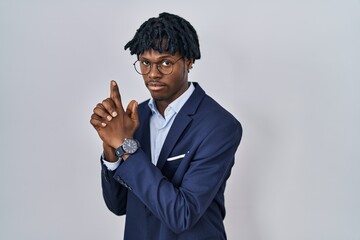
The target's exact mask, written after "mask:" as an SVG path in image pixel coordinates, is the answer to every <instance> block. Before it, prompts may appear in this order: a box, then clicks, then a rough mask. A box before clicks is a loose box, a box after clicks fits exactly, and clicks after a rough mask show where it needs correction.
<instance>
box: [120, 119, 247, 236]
mask: <svg viewBox="0 0 360 240" xmlns="http://www.w3.org/2000/svg"><path fill="white" fill-rule="evenodd" d="M241 135H242V128H241V125H240V123H239V122H236V123H235V124H233V125H231V126H226V127H224V126H219V127H216V128H213V129H211V130H209V131H208V133H206V136H205V137H204V138H202V139H201V140H200V141H199V142H198V143H197V146H196V148H195V149H192V150H191V151H192V152H189V153H188V157H191V159H190V164H189V167H188V169H187V171H186V172H185V173H184V176H183V178H182V182H181V184H180V185H179V186H177V187H175V186H174V185H173V184H172V183H171V182H170V181H169V180H168V179H167V178H166V177H165V176H163V174H162V173H161V171H160V170H159V169H158V168H157V167H156V166H154V165H153V164H152V163H151V161H149V159H147V158H148V157H147V156H146V154H145V153H144V152H143V151H142V150H141V149H140V150H139V151H137V152H136V153H135V154H133V155H131V156H130V157H128V158H127V160H126V161H125V162H124V163H123V164H122V165H120V166H119V168H118V169H117V170H116V171H115V174H114V179H117V180H119V181H121V182H123V183H125V184H126V186H127V187H128V189H129V190H130V191H132V192H133V193H134V194H135V195H136V196H137V197H138V198H139V199H140V200H141V201H142V202H143V203H144V204H145V205H146V206H147V207H148V208H149V210H150V211H151V212H152V213H153V214H154V215H155V216H157V217H158V218H159V219H160V220H161V221H162V222H164V223H165V224H166V225H167V226H168V227H169V228H170V229H171V230H172V231H173V232H175V233H181V232H183V231H185V230H187V229H190V228H191V227H192V226H194V225H195V224H196V222H197V221H198V220H199V219H200V218H201V216H202V215H203V214H204V212H205V211H206V209H207V208H208V207H209V205H210V204H211V202H212V201H213V199H214V197H215V195H216V194H217V192H218V191H219V189H220V187H221V186H222V185H223V184H224V183H225V181H226V179H227V178H228V176H229V175H230V171H231V167H232V166H233V164H234V155H235V152H236V150H237V147H238V145H239V143H240V139H241ZM220 140H221V141H220Z"/></svg>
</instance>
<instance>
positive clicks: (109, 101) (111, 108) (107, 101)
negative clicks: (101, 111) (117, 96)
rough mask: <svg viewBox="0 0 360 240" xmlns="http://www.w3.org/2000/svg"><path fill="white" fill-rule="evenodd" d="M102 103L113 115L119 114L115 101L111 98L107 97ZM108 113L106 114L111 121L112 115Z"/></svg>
mask: <svg viewBox="0 0 360 240" xmlns="http://www.w3.org/2000/svg"><path fill="white" fill-rule="evenodd" d="M102 105H103V107H104V108H105V110H106V111H107V112H108V113H109V114H110V115H111V116H113V117H116V116H117V112H116V106H115V103H114V101H113V100H112V99H111V98H107V99H105V100H104V101H102ZM110 115H108V116H106V118H107V119H108V120H109V121H111V119H112V117H111V116H110Z"/></svg>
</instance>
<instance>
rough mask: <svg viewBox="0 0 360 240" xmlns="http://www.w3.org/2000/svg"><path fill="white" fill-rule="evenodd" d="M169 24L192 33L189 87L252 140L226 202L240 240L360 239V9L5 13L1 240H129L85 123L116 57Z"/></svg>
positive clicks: (273, 5)
mask: <svg viewBox="0 0 360 240" xmlns="http://www.w3.org/2000/svg"><path fill="white" fill-rule="evenodd" d="M163 11H168V12H171V13H175V14H178V15H180V16H182V17H184V18H186V19H187V20H189V21H190V22H191V23H192V24H193V26H194V27H195V28H196V30H197V32H198V34H199V38H200V46H201V51H202V59H201V60H199V61H196V63H195V65H194V69H193V70H192V72H191V73H190V80H191V81H197V82H199V83H200V84H201V85H202V87H203V88H204V89H205V90H206V92H207V93H208V94H209V95H211V96H212V97H213V98H215V99H216V100H217V101H218V102H219V103H221V104H222V105H223V106H224V107H225V108H226V109H228V110H229V111H230V112H232V113H233V114H234V116H235V117H237V118H238V119H239V120H240V121H241V123H242V124H243V127H244V135H243V140H242V143H241V145H240V148H239V151H238V152H237V154H236V165H235V166H234V168H233V172H232V176H231V178H230V180H229V181H228V187H227V192H226V204H227V216H226V219H225V224H226V229H227V233H228V237H229V239H231V240H238V239H244V240H289V239H291V240H323V239H324V240H335V239H336V240H359V239H360V191H359V190H360V187H359V183H360V164H359V160H360V150H359V149H360V147H359V138H360V127H359V123H360V94H359V90H360V81H359V80H360V1H358V0H337V1H336V0H324V1H321V0H312V1H310V0H302V1H300V0H299V1H292V0H289V1H285V0H278V1H265V0H263V1H261V0H259V1H256V0H253V1H250V0H248V1H227V0H222V1H217V2H215V1H213V2H211V1H208V0H207V1H205V0H204V1H190V0H183V1H143V0H138V1H127V2H126V1H120V0H118V1H115V0H109V1H95V0H87V1H80V0H71V1H70V0H62V1H45V0H43V1H42V0H32V1H27V0H0V31H1V32H0V80H1V81H0V107H1V118H0V121H1V122H0V123H1V124H0V144H1V145H0V147H1V151H0V152H1V167H0V187H1V189H0V194H1V195H0V239H4V240H8V239H11V240H12V239H15V240H17V239H19V240H23V239H27V240H42V239H44V240H45V239H46V240H49V239H51V240H63V239H89V240H92V239H108V240H111V239H114V240H115V239H122V236H123V223H124V218H123V217H117V216H115V215H113V214H112V213H110V212H109V211H108V210H107V209H106V207H105V204H104V203H103V200H102V195H101V187H100V165H99V155H100V152H101V142H100V140H99V139H98V137H97V135H96V132H95V130H94V129H92V127H91V125H90V124H89V119H90V115H91V112H92V109H93V107H94V106H95V104H96V103H97V102H100V101H101V100H102V99H104V98H106V97H108V94H109V81H110V80H111V79H116V80H117V81H118V83H119V85H120V90H121V92H122V96H123V101H124V103H126V104H127V103H128V102H129V101H130V100H131V99H136V100H138V101H143V100H145V99H147V98H148V96H149V95H148V92H147V90H146V89H145V87H144V85H143V82H142V80H141V78H140V76H138V75H137V74H136V73H135V71H134V69H133V67H132V62H133V61H134V60H135V57H134V56H130V54H129V52H128V51H124V50H123V46H124V45H125V44H126V43H127V41H129V40H130V39H131V38H132V37H133V35H134V33H135V31H136V29H137V28H138V27H139V26H140V24H141V23H143V22H144V21H145V20H147V19H148V18H150V17H153V16H157V15H158V14H159V13H160V12H163Z"/></svg>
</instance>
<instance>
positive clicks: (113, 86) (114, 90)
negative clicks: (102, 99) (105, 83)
mask: <svg viewBox="0 0 360 240" xmlns="http://www.w3.org/2000/svg"><path fill="white" fill-rule="evenodd" d="M110 98H111V99H112V100H113V101H114V103H115V106H116V108H117V109H118V110H120V111H124V109H123V107H122V102H121V96H120V92H119V87H118V85H117V83H116V82H115V80H111V81H110Z"/></svg>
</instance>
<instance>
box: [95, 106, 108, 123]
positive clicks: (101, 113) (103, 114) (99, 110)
mask: <svg viewBox="0 0 360 240" xmlns="http://www.w3.org/2000/svg"><path fill="white" fill-rule="evenodd" d="M93 112H94V114H96V115H97V116H98V117H99V119H101V121H103V122H104V121H106V120H105V119H107V120H108V121H111V119H112V117H111V116H110V114H109V113H108V111H107V110H106V109H105V107H104V106H103V105H102V104H101V103H98V104H97V105H96V107H95V108H94V110H93Z"/></svg>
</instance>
